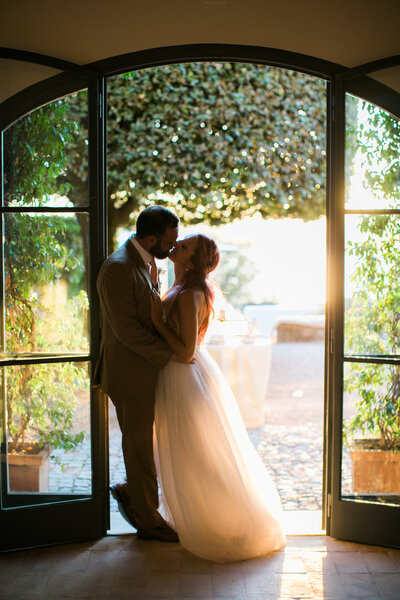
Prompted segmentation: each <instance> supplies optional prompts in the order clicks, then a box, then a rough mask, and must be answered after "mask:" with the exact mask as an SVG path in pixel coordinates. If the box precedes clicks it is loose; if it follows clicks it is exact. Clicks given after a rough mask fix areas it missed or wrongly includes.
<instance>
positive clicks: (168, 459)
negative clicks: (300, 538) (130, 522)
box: [155, 348, 285, 562]
mask: <svg viewBox="0 0 400 600" xmlns="http://www.w3.org/2000/svg"><path fill="white" fill-rule="evenodd" d="M155 431H156V464H157V470H158V476H159V481H160V485H161V492H162V496H161V505H160V512H161V513H162V514H163V516H164V518H165V519H166V520H167V522H168V523H170V525H171V526H172V527H173V528H174V529H175V530H176V532H177V533H178V536H179V540H180V543H181V545H182V546H183V547H184V548H185V549H186V550H188V551H189V552H192V553H193V554H196V555H197V556H200V557H203V558H206V559H209V560H213V561H218V562H229V561H235V560H243V559H247V558H253V557H256V556H261V555H264V554H267V553H268V552H271V551H273V550H277V549H279V548H281V547H282V546H283V545H284V544H285V536H284V534H283V531H282V525H281V512H282V509H281V503H280V499H279V495H278V492H277V490H276V487H275V485H274V483H273V482H272V480H271V478H270V476H269V474H268V472H267V470H266V468H265V466H264V464H263V462H262V460H261V458H260V457H259V456H258V454H257V452H256V450H255V449H254V447H253V445H252V443H251V442H250V440H249V437H248V435H247V431H246V429H245V426H244V424H243V421H242V418H241V415H240V412H239V409H238V406H237V403H236V400H235V398H234V396H233V394H232V391H231V389H230V388H229V386H228V384H227V382H226V380H225V379H224V377H223V375H222V373H221V371H220V369H219V367H218V366H217V364H216V363H215V362H214V360H213V359H212V358H211V357H210V355H209V354H208V352H207V351H206V350H205V349H203V348H198V349H197V351H196V356H195V360H194V362H193V363H191V364H183V363H178V362H174V361H169V363H168V364H167V365H166V367H165V368H164V369H162V370H161V372H160V374H159V378H158V382H157V390H156V410H155Z"/></svg>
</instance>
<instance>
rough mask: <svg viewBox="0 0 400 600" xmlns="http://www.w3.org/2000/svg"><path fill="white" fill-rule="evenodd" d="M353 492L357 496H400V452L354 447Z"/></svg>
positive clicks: (352, 453) (352, 454)
mask: <svg viewBox="0 0 400 600" xmlns="http://www.w3.org/2000/svg"><path fill="white" fill-rule="evenodd" d="M350 456H351V460H352V465H353V491H354V493H356V494H400V451H397V452H395V451H393V450H380V449H371V448H366V449H363V448H360V447H357V446H355V447H353V448H351V449H350Z"/></svg>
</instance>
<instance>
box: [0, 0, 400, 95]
mask: <svg viewBox="0 0 400 600" xmlns="http://www.w3.org/2000/svg"><path fill="white" fill-rule="evenodd" d="M2 4H3V6H2V8H1V22H0V46H2V47H8V48H16V49H20V50H27V51H30V52H38V53H42V54H47V55H51V56H55V57H57V58H60V59H65V60H69V61H73V62H76V63H78V64H87V63H91V62H94V61H98V60H102V59H105V58H109V57H112V56H118V55H121V54H125V53H130V52H134V51H137V50H144V49H149V48H155V47H161V46H176V45H181V44H198V43H224V44H243V45H251V46H265V47H269V48H276V49H282V50H289V51H292V52H296V53H300V54H306V55H309V56H313V57H317V58H320V59H324V60H327V61H330V62H333V63H336V64H340V65H342V66H344V67H354V66H357V65H359V64H363V63H366V62H370V61H374V60H378V59H381V58H385V57H389V56H393V55H400V35H399V31H400V2H399V0H380V2H379V3H378V2H376V1H373V0H335V1H334V2H333V1H328V0H303V1H302V2H299V1H298V0H296V1H294V0H286V2H277V1H276V0H146V1H145V2H143V1H141V2H139V1H137V0H113V1H112V2H111V1H110V0H86V1H82V0H68V2H63V3H61V2H55V1H54V0H35V1H34V2H32V0H13V1H11V0H9V1H8V2H7V0H2ZM53 73H54V71H52V70H49V69H47V68H42V67H38V66H36V65H29V64H25V63H19V64H18V63H17V62H16V61H9V60H4V59H3V60H0V88H1V92H0V99H5V98H7V97H9V96H10V95H12V94H14V93H15V92H16V91H18V90H20V89H23V88H24V87H27V86H28V85H30V84H32V83H34V82H35V81H39V80H40V79H43V78H46V77H48V76H50V75H51V74H53ZM376 78H377V79H379V80H380V81H382V82H383V83H385V84H387V85H389V86H391V87H393V88H394V89H395V90H397V91H399V92H400V66H399V67H396V68H394V69H390V70H387V71H381V72H380V73H378V74H376Z"/></svg>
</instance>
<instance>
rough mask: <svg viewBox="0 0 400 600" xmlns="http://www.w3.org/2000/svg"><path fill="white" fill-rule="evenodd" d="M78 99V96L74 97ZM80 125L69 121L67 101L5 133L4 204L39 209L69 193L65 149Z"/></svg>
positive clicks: (33, 113) (39, 113) (31, 117)
mask: <svg viewBox="0 0 400 600" xmlns="http://www.w3.org/2000/svg"><path fill="white" fill-rule="evenodd" d="M73 97H75V96H73ZM71 98H72V97H71ZM78 123H79V122H77V121H76V120H74V119H71V118H68V104H67V103H66V102H65V101H64V99H60V100H57V101H56V102H52V103H50V104H47V105H45V106H43V107H41V108H40V109H38V110H36V111H34V112H32V113H30V114H28V115H26V116H25V117H24V118H22V119H20V120H19V121H17V123H15V124H13V125H12V126H11V127H9V128H8V129H7V130H6V131H5V133H4V147H5V150H6V151H5V152H4V175H5V177H4V202H5V204H6V205H20V206H23V205H30V206H32V205H33V206H40V205H44V204H48V203H50V202H51V200H52V196H53V195H54V194H55V193H56V194H58V195H63V194H68V192H69V191H70V189H71V184H70V183H69V182H68V181H65V182H60V181H59V177H60V176H62V175H63V176H64V177H65V175H66V172H67V170H66V160H65V159H66V156H65V148H66V147H67V146H68V144H71V143H72V142H73V140H74V135H75V134H76V133H77V132H78V129H79V125H78Z"/></svg>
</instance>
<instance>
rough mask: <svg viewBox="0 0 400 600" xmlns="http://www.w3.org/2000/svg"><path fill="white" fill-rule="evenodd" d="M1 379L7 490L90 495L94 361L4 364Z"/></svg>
mask: <svg viewBox="0 0 400 600" xmlns="http://www.w3.org/2000/svg"><path fill="white" fill-rule="evenodd" d="M2 381H3V393H4V394H5V396H6V407H7V408H6V410H7V450H8V453H7V456H6V457H2V460H3V462H6V463H7V488H8V492H9V493H12V492H29V493H30V494H35V493H51V494H52V495H53V494H79V495H82V494H90V493H91V449H90V394H89V364H88V363H87V362H64V363H49V364H39V365H37V364H30V365H21V366H20V365H18V366H12V367H5V368H3V377H2ZM18 505H20V502H18Z"/></svg>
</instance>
